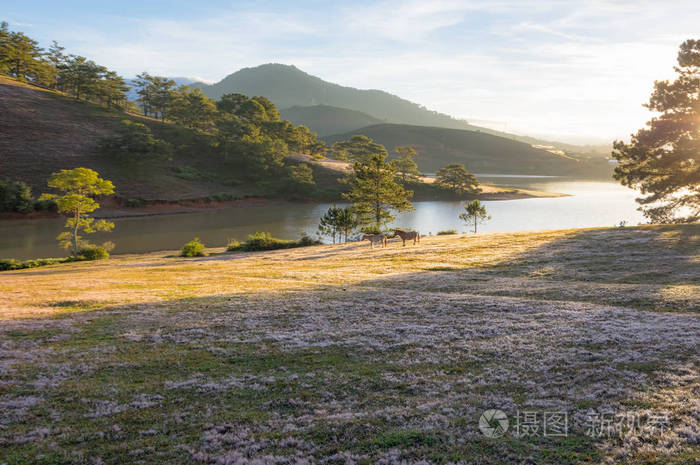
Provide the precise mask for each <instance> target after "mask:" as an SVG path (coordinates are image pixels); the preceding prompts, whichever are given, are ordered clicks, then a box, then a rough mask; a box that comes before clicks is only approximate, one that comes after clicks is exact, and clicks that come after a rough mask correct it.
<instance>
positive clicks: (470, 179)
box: [435, 163, 481, 195]
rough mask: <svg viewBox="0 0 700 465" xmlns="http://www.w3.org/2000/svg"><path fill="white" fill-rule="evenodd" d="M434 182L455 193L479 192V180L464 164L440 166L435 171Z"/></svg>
mask: <svg viewBox="0 0 700 465" xmlns="http://www.w3.org/2000/svg"><path fill="white" fill-rule="evenodd" d="M435 177H436V180H435V183H436V184H437V185H438V186H440V187H442V188H444V189H448V190H451V191H453V192H454V193H455V194H457V195H465V194H478V193H479V192H481V189H479V188H478V187H477V186H478V185H479V181H478V180H477V179H476V177H475V176H474V175H473V174H471V173H470V172H469V171H467V169H466V168H465V167H464V165H460V164H456V163H455V164H451V165H447V166H445V167H444V168H440V169H439V170H438V171H437V173H435Z"/></svg>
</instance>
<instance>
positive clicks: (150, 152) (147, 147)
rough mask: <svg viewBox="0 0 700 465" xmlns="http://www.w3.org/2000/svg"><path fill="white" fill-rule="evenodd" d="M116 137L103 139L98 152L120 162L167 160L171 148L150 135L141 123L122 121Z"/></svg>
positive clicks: (148, 130)
mask: <svg viewBox="0 0 700 465" xmlns="http://www.w3.org/2000/svg"><path fill="white" fill-rule="evenodd" d="M119 132H120V135H119V136H116V137H105V138H103V139H102V141H101V142H100V151H101V152H102V153H105V154H107V155H109V156H111V157H114V158H117V159H119V160H122V161H129V162H138V161H146V160H168V159H170V156H171V155H172V152H173V147H172V146H171V145H170V144H169V143H167V142H165V141H163V140H160V139H156V138H154V137H153V134H151V130H150V129H149V128H148V126H146V125H145V124H143V123H135V122H133V121H130V120H127V119H125V120H122V126H121V128H120V130H119Z"/></svg>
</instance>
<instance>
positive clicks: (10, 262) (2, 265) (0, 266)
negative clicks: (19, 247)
mask: <svg viewBox="0 0 700 465" xmlns="http://www.w3.org/2000/svg"><path fill="white" fill-rule="evenodd" d="M19 265H20V262H18V261H17V260H15V259H14V258H3V259H0V271H7V270H17V269H18V267H19Z"/></svg>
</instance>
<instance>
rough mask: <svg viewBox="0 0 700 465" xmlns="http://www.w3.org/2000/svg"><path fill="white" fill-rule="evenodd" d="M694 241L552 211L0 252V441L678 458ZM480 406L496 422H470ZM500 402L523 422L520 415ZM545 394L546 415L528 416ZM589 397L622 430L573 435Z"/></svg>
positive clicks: (220, 455) (202, 457)
mask: <svg viewBox="0 0 700 465" xmlns="http://www.w3.org/2000/svg"><path fill="white" fill-rule="evenodd" d="M699 241H700V226H698V225H688V226H667V227H640V228H624V229H619V228H615V229H592V230H566V231H549V232H536V233H513V234H489V235H481V236H452V237H426V238H424V239H423V243H422V244H421V245H419V246H417V247H414V246H407V247H401V246H400V243H398V242H396V241H391V242H390V243H389V247H388V248H386V249H374V250H373V251H371V250H370V249H369V246H368V245H367V244H366V243H365V244H358V243H353V244H348V245H342V246H330V245H326V246H317V247H309V248H305V249H295V250H287V251H278V252H263V253H253V254H242V253H239V254H228V255H226V254H224V255H213V256H211V257H207V258H199V259H181V258H164V257H163V255H164V254H163V253H154V254H149V255H138V256H136V255H135V256H123V257H118V258H116V259H113V260H110V261H107V262H96V263H78V264H70V265H60V266H55V267H48V268H43V269H41V270H40V271H36V270H35V271H29V270H28V271H24V272H3V273H0V275H1V278H0V295H3V296H4V297H3V301H2V304H0V305H2V312H0V320H1V321H2V324H0V340H2V341H3V343H2V344H1V345H0V356H1V360H2V364H1V365H0V366H1V367H2V370H0V406H2V412H3V414H2V415H1V416H0V426H1V427H0V445H1V447H0V450H1V451H2V452H0V456H1V457H2V462H3V463H7V464H20V463H22V464H23V463H45V464H48V463H104V464H108V465H109V464H121V463H169V464H186V463H195V462H196V463H211V464H214V463H253V462H255V459H260V460H259V462H255V463H301V462H302V461H304V460H307V461H308V462H310V463H351V462H350V461H352V462H354V463H361V464H369V463H417V462H418V461H420V460H425V461H427V462H429V463H445V462H452V463H494V464H495V463H499V464H505V463H518V464H522V463H537V464H557V465H562V464H570V465H574V464H575V465H579V464H590V465H592V464H598V463H619V464H638V465H641V464H661V463H664V464H671V463H675V464H681V463H683V464H691V463H696V462H697V461H698V459H700V446H699V445H698V443H697V431H698V430H699V429H700V418H698V416H697V392H698V389H700V364H699V361H698V358H697V347H698V344H700V318H698V317H699V316H700V314H699V313H698V311H699V310H700V309H699V308H698V302H700V287H699V286H698V282H700V269H699V267H698V266H699V264H700V261H699V260H698V259H699V257H698V250H700V247H699V246H700V242H699ZM649 264H655V266H654V267H651V268H650V267H649ZM652 268H653V269H652ZM212 277H215V279H212ZM493 408H497V409H501V410H503V411H504V412H505V413H506V415H508V418H509V422H510V423H509V429H508V430H507V431H506V432H505V434H504V435H503V436H502V437H500V438H488V437H486V436H484V435H483V434H482V433H481V431H480V430H479V418H480V416H481V414H482V413H483V412H484V411H485V410H487V409H493ZM518 411H520V412H521V413H522V412H535V413H536V415H537V421H536V422H535V424H538V425H539V430H538V431H539V433H538V434H535V435H532V436H523V437H518V436H516V434H515V432H516V431H515V425H516V418H515V415H516V412H518ZM545 412H561V413H566V414H567V418H568V420H567V432H566V436H552V435H550V436H547V437H544V436H543V434H542V433H543V429H542V428H543V423H542V422H543V416H544V415H545ZM598 412H612V414H615V415H620V416H622V418H637V419H638V424H639V427H636V426H635V424H636V423H630V424H629V425H630V426H629V427H628V426H627V425H628V424H627V423H625V424H624V425H625V428H626V429H624V430H622V431H621V432H622V433H624V436H622V437H621V436H620V434H619V432H616V431H615V430H613V431H611V432H610V433H606V434H602V435H600V436H599V435H597V434H591V431H595V430H591V429H590V428H591V427H590V426H589V425H591V424H593V425H595V423H589V422H590V421H595V415H596V414H597V413H598ZM664 415H665V416H666V421H667V423H666V424H665V425H661V426H658V424H655V423H652V419H653V418H662V417H663V416H664ZM590 418H593V420H590ZM655 425H656V426H655ZM550 426H551V425H550ZM662 428H663V429H662ZM521 431H522V430H521ZM549 431H550V432H552V430H549ZM587 431H588V433H587Z"/></svg>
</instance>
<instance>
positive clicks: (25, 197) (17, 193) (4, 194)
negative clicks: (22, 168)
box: [0, 181, 34, 213]
mask: <svg viewBox="0 0 700 465" xmlns="http://www.w3.org/2000/svg"><path fill="white" fill-rule="evenodd" d="M33 210H34V197H32V190H31V189H30V188H29V186H28V185H27V184H26V183H24V182H22V181H0V211H3V212H19V213H27V212H31V211H33Z"/></svg>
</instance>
